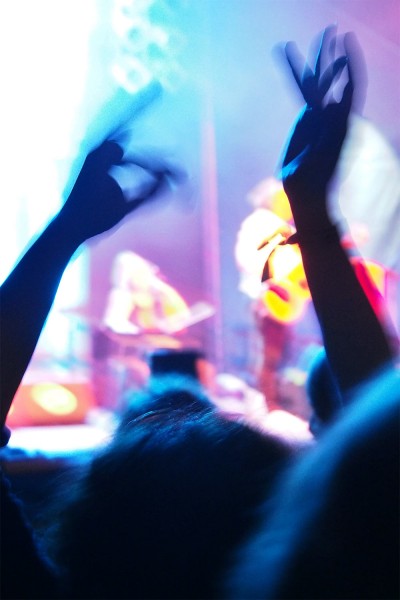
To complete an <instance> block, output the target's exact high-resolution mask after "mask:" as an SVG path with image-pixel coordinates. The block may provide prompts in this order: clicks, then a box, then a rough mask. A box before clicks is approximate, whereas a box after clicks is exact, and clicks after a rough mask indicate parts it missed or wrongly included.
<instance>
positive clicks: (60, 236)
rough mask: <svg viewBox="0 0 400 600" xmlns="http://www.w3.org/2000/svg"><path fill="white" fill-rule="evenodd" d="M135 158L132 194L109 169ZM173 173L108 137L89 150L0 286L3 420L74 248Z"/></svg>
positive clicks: (164, 183)
mask: <svg viewBox="0 0 400 600" xmlns="http://www.w3.org/2000/svg"><path fill="white" fill-rule="evenodd" d="M133 164H136V165H137V164H139V166H140V167H142V169H143V170H144V171H145V172H146V173H147V176H148V179H147V180H146V181H145V182H144V183H142V185H141V186H140V188H139V190H136V192H135V195H134V197H128V196H127V195H126V194H124V193H123V192H122V190H121V188H120V186H119V185H118V183H117V182H116V181H115V179H114V178H113V177H111V175H110V174H109V169H110V168H111V167H112V165H121V166H125V167H126V168H129V166H130V165H133ZM175 175H176V174H175V173H173V172H172V171H171V170H170V169H168V168H167V167H166V166H165V165H164V164H163V163H161V162H160V161H155V160H153V161H151V160H149V159H147V160H146V161H145V162H143V159H141V160H135V161H134V160H132V161H130V160H124V158H123V151H122V149H121V147H120V146H119V145H118V144H117V143H115V142H110V141H106V142H104V143H103V144H101V146H99V147H98V148H97V149H96V150H94V151H93V152H91V153H90V154H89V155H88V156H87V158H86V160H85V163H84V165H83V167H82V170H81V172H80V174H79V176H78V178H77V180H76V183H75V185H74V187H73V189H72V191H71V193H70V195H69V197H68V199H67V201H66V202H65V204H64V206H63V207H62V208H61V210H60V212H59V213H58V214H57V215H56V217H55V218H54V219H53V220H52V221H51V222H50V223H49V225H48V226H47V227H46V228H45V230H44V231H43V233H42V234H41V235H39V237H38V238H37V239H36V241H35V242H34V243H33V244H32V245H31V247H30V248H29V249H28V251H27V252H26V253H25V254H24V255H23V257H22V258H21V260H20V261H19V262H18V264H17V265H16V267H15V268H14V270H13V271H12V272H11V274H10V275H9V276H8V278H7V279H6V280H5V282H4V283H3V285H2V286H1V288H0V307H1V311H0V335H1V338H0V339H1V360H0V365H1V368H0V384H1V390H0V392H1V424H2V425H4V422H5V419H6V417H7V413H8V411H9V408H10V406H11V403H12V400H13V397H14V395H15V393H16V391H17V389H18V386H19V384H20V383H21V379H22V377H23V375H24V373H25V371H26V368H27V366H28V364H29V361H30V359H31V357H32V354H33V352H34V349H35V346H36V344H37V341H38V339H39V336H40V333H41V331H42V328H43V326H44V323H45V321H46V318H47V316H48V314H49V311H50V308H51V306H52V303H53V300H54V297H55V294H56V292H57V288H58V285H59V283H60V280H61V277H62V275H63V272H64V270H65V268H66V266H67V265H68V263H69V261H70V259H71V257H72V256H73V254H74V253H75V251H76V250H77V249H78V248H79V246H80V245H81V244H82V243H83V242H85V241H86V240H87V239H89V238H91V237H93V236H96V235H98V234H101V233H104V232H106V231H109V230H110V229H112V228H113V227H115V226H116V225H118V224H119V223H120V222H121V221H122V220H123V219H124V218H125V217H126V216H127V215H129V214H130V213H131V212H132V211H133V210H134V209H136V208H137V207H138V206H140V205H141V204H142V203H144V202H147V201H149V200H151V199H152V198H154V197H155V196H156V195H157V194H158V192H160V191H161V190H162V189H164V188H165V187H167V186H168V183H169V181H170V179H174V178H175Z"/></svg>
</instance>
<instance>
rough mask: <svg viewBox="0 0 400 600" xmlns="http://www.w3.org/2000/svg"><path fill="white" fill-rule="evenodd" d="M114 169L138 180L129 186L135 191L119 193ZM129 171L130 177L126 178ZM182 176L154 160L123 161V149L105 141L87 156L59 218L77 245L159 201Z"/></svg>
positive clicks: (173, 169)
mask: <svg viewBox="0 0 400 600" xmlns="http://www.w3.org/2000/svg"><path fill="white" fill-rule="evenodd" d="M113 166H119V167H123V168H124V169H126V170H127V171H128V177H132V179H133V180H137V183H136V185H133V186H132V190H134V191H132V192H129V191H126V190H125V191H123V190H122V189H121V186H120V185H119V183H118V182H117V181H116V179H115V178H114V177H113V176H112V175H111V174H110V170H111V169H112V167H113ZM138 167H139V169H138ZM130 168H131V169H132V174H129V169H130ZM138 171H141V175H143V176H140V174H138ZM183 176H184V175H183V173H182V171H179V170H178V169H177V168H173V167H171V166H169V165H167V164H166V163H165V162H164V161H162V160H160V159H156V158H154V157H150V158H149V157H143V156H142V157H132V158H124V153H123V149H122V147H121V146H120V145H119V144H118V143H116V142H114V141H109V140H106V141H105V142H103V143H102V144H101V145H100V146H99V147H98V148H96V149H95V150H93V151H92V152H91V153H90V154H88V156H87V158H86V160H85V162H84V164H83V167H82V169H81V171H80V173H79V175H78V178H77V180H76V182H75V185H74V187H73V189H72V191H71V194H70V195H69V197H68V199H67V201H66V203H65V204H64V206H63V208H62V209H61V211H60V213H59V215H58V218H61V219H63V222H64V223H66V224H67V225H68V227H69V228H70V235H71V236H72V235H73V236H74V238H75V239H76V240H78V241H79V243H81V242H84V241H85V240H87V239H89V238H91V237H93V236H95V235H98V234H100V233H104V232H105V231H108V230H110V229H112V228H113V227H115V226H116V225H118V224H119V223H120V222H121V221H122V220H123V219H124V218H125V217H126V216H127V215H129V214H130V213H131V212H132V211H133V210H135V209H136V208H138V207H139V206H140V205H142V204H143V203H145V202H149V201H150V200H153V199H154V198H156V197H158V196H159V195H160V194H161V193H162V192H163V191H166V190H167V189H168V188H169V187H170V185H171V184H172V183H176V182H179V181H180V180H181V179H182V178H183ZM133 183H135V181H133ZM128 190H129V187H128Z"/></svg>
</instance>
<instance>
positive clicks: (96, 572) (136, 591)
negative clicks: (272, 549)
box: [54, 378, 292, 598]
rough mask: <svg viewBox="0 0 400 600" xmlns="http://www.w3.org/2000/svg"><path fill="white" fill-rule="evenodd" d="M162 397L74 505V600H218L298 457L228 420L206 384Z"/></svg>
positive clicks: (93, 473) (132, 419) (144, 409)
mask: <svg viewBox="0 0 400 600" xmlns="http://www.w3.org/2000/svg"><path fill="white" fill-rule="evenodd" d="M172 385H173V384H171V380H169V382H168V385H167V387H164V388H163V383H161V384H160V388H157V386H154V387H153V388H152V393H153V394H155V397H154V398H151V396H150V397H149V398H148V399H147V401H146V400H145V403H141V404H140V406H139V410H138V409H137V408H136V409H135V406H133V408H132V410H131V411H129V412H128V414H127V417H126V418H125V419H123V421H122V423H121V425H120V428H119V430H118V431H117V434H116V435H115V437H114V441H113V443H112V445H111V446H109V447H108V448H107V449H105V450H104V451H103V452H102V454H101V455H100V456H98V457H97V458H95V459H94V460H93V461H92V463H91V465H90V468H89V471H88V473H87V474H86V476H85V477H84V478H83V480H82V481H81V482H80V483H79V485H78V487H77V490H76V495H75V498H74V499H72V501H71V502H70V503H69V504H67V506H63V508H62V514H61V521H60V529H59V531H58V532H56V534H55V537H54V540H55V546H54V547H55V554H54V557H55V560H56V562H57V564H58V566H59V568H60V571H61V573H62V574H63V579H62V581H63V584H64V588H63V590H64V595H65V597H67V598H217V597H218V585H219V580H220V577H221V574H222V572H223V569H224V567H225V562H226V560H227V556H228V554H229V553H230V551H231V549H232V547H234V546H236V545H237V544H239V543H241V542H242V541H243V540H244V538H245V536H246V535H247V534H248V533H249V531H250V528H251V527H252V526H253V525H254V521H255V507H256V506H257V505H258V503H259V502H260V501H261V499H262V498H264V497H265V494H266V491H267V490H268V488H269V487H270V486H272V485H273V484H274V482H275V479H276V477H277V476H278V474H279V473H280V472H281V469H282V468H284V466H285V465H286V464H287V461H288V460H289V459H290V457H291V456H292V450H291V449H290V447H289V446H288V445H286V444H285V443H284V442H283V441H282V440H280V439H278V438H277V437H274V436H266V435H264V434H262V433H260V432H256V431H254V430H252V429H250V428H249V427H247V426H245V425H243V424H241V423H238V422H234V421H230V420H227V419H225V418H224V417H223V416H221V415H219V414H217V412H216V411H215V409H214V408H213V407H212V406H211V405H210V403H208V401H207V399H206V398H204V394H203V392H202V391H200V390H199V386H198V384H196V383H194V382H193V379H192V381H191V382H190V380H189V378H188V379H187V381H186V383H185V384H182V381H181V380H178V382H177V384H176V388H175V389H174V388H173V387H172Z"/></svg>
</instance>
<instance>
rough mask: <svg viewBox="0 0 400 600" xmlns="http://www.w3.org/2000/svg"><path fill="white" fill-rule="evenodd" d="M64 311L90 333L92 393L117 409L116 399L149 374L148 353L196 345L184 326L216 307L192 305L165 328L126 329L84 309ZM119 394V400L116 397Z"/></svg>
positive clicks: (104, 404)
mask: <svg viewBox="0 0 400 600" xmlns="http://www.w3.org/2000/svg"><path fill="white" fill-rule="evenodd" d="M63 313H64V314H65V315H66V316H67V317H69V318H71V319H77V320H79V321H80V322H81V323H84V325H85V327H86V328H87V330H88V332H89V336H90V343H91V354H90V356H89V368H90V370H91V373H92V381H93V384H94V387H95V394H96V397H97V399H98V402H99V404H100V405H101V406H105V407H107V408H111V409H112V410H118V406H116V403H118V404H119V403H120V401H121V400H120V398H121V396H123V395H124V394H125V392H127V391H128V390H135V389H140V388H141V387H142V386H143V385H144V384H145V383H146V381H147V379H148V377H149V375H150V367H149V364H150V360H149V359H150V356H151V355H152V353H153V352H155V351H158V350H171V351H179V350H185V349H189V348H190V349H193V348H198V347H199V342H198V340H197V339H196V338H195V337H194V336H191V335H189V334H188V332H187V330H188V328H189V327H191V326H192V325H194V324H195V323H199V322H201V321H203V320H205V319H207V318H209V317H211V316H212V315H213V314H215V309H214V308H213V307H212V306H211V305H210V304H208V303H206V302H198V303H196V304H194V305H193V306H192V307H191V310H190V314H189V315H188V317H187V319H185V322H184V323H183V322H182V321H180V323H179V327H177V328H176V330H174V329H175V328H174V327H173V324H171V327H170V328H169V329H168V331H167V332H165V331H162V332H161V331H160V332H158V331H154V332H153V331H146V330H143V331H138V332H137V333H125V332H121V331H115V330H114V329H112V328H110V327H108V326H106V325H105V324H104V323H103V322H102V321H101V320H100V319H96V318H93V316H92V315H90V314H89V312H88V311H87V310H85V309H80V308H76V307H74V308H66V309H64V310H63ZM118 398H119V400H118Z"/></svg>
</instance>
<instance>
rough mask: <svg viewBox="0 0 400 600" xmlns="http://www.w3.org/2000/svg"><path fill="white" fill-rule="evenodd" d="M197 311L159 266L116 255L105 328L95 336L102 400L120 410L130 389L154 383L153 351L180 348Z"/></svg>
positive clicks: (96, 372) (96, 373)
mask: <svg viewBox="0 0 400 600" xmlns="http://www.w3.org/2000/svg"><path fill="white" fill-rule="evenodd" d="M190 316H191V310H190V309H189V307H188V305H187V303H186V302H185V300H184V299H183V298H182V296H181V295H180V294H179V293H178V292H177V291H176V290H175V289H174V288H173V287H172V286H171V285H169V284H168V283H167V282H166V281H165V280H164V279H163V277H162V275H161V273H160V270H159V268H158V267H157V266H156V265H154V264H153V263H151V262H150V261H148V260H146V259H144V258H143V257H141V256H139V255H138V254H136V253H135V252H131V251H124V252H120V253H119V254H117V256H116V257H115V259H114V263H113V267H112V273H111V288H110V292H109V294H108V298H107V302H106V307H105V311H104V315H103V320H102V323H101V326H100V327H99V328H98V329H96V331H95V332H94V337H93V358H94V360H95V367H96V368H95V369H94V373H93V379H94V384H95V387H96V390H97V392H96V393H97V396H98V398H99V401H100V404H101V405H102V406H104V407H106V408H108V409H111V410H113V411H116V412H120V411H121V410H122V409H123V408H124V396H125V392H126V391H127V390H128V389H131V388H141V387H142V386H143V385H145V384H146V383H147V381H148V378H149V375H150V367H149V364H148V354H149V353H151V352H152V351H153V350H155V349H157V348H171V349H175V350H177V349H179V348H181V346H182V342H181V340H180V339H179V334H181V333H184V332H185V329H186V327H187V326H188V324H190Z"/></svg>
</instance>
